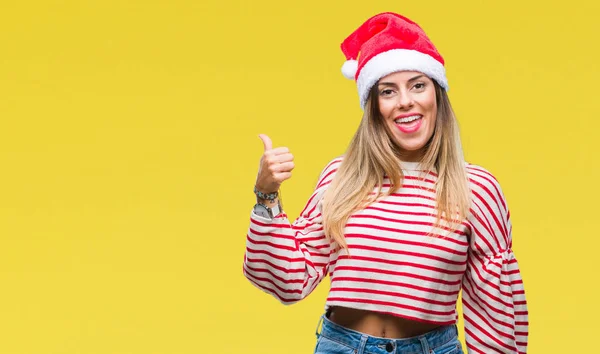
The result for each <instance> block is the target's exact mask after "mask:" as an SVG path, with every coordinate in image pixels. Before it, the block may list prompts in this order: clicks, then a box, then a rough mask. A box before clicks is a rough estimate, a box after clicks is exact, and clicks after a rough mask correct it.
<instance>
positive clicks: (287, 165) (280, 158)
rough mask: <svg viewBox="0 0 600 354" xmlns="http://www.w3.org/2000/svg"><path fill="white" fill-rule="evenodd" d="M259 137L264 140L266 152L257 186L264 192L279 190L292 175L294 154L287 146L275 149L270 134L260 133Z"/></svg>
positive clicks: (259, 170) (262, 158) (260, 166)
mask: <svg viewBox="0 0 600 354" xmlns="http://www.w3.org/2000/svg"><path fill="white" fill-rule="evenodd" d="M258 137H259V138H260V140H262V142H263V146H264V152H263V155H262V157H261V159H260V165H259V168H258V176H257V177H256V188H257V189H258V190H259V191H261V192H263V193H274V192H277V191H278V190H279V187H280V186H281V184H282V183H283V181H285V180H286V179H289V178H290V177H292V170H293V169H294V156H293V155H292V154H291V153H290V150H289V149H288V148H286V147H278V148H275V149H273V143H272V142H271V139H270V138H269V137H268V136H266V135H264V134H260V135H259V136H258Z"/></svg>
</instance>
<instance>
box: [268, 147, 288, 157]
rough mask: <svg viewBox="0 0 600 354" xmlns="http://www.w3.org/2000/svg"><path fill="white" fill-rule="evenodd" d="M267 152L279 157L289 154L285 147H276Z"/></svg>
mask: <svg viewBox="0 0 600 354" xmlns="http://www.w3.org/2000/svg"><path fill="white" fill-rule="evenodd" d="M269 152H270V153H271V154H273V155H281V154H287V153H289V152H290V149H288V148H286V147H278V148H275V149H271V150H269Z"/></svg>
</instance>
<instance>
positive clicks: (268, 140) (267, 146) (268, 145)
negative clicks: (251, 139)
mask: <svg viewBox="0 0 600 354" xmlns="http://www.w3.org/2000/svg"><path fill="white" fill-rule="evenodd" d="M258 137H259V138H260V140H262V142H263V145H264V147H265V151H267V150H271V149H272V148H273V142H272V141H271V138H269V137H268V136H266V135H265V134H259V135H258Z"/></svg>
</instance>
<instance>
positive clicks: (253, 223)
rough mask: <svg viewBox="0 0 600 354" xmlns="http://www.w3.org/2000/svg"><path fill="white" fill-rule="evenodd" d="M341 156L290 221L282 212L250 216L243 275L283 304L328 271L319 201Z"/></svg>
mask: <svg viewBox="0 0 600 354" xmlns="http://www.w3.org/2000/svg"><path fill="white" fill-rule="evenodd" d="M340 162H341V159H336V160H333V161H331V162H330V163H329V164H328V165H327V166H326V167H325V169H324V170H323V171H322V172H321V175H320V176H319V181H318V183H317V186H316V188H315V190H314V192H313V194H312V196H311V197H310V199H309V200H308V202H307V203H306V205H305V207H304V209H303V210H302V212H301V213H300V216H299V217H298V218H297V219H296V220H295V221H294V222H293V223H292V224H290V222H289V220H288V218H287V215H286V214H285V213H282V214H280V215H279V216H278V217H276V218H274V219H273V220H269V219H265V218H263V217H260V216H257V215H255V214H254V213H253V212H252V213H251V216H250V228H249V230H248V234H247V237H246V254H245V256H244V267H243V269H244V275H245V276H246V278H247V279H248V280H249V281H250V282H251V283H252V284H254V285H255V286H256V287H258V288H259V289H261V290H263V291H265V292H267V293H269V294H271V295H273V296H274V297H275V298H277V299H278V300H279V301H280V302H281V303H283V304H292V303H295V302H297V301H299V300H301V299H303V298H305V297H306V296H308V295H309V294H310V293H311V292H312V291H313V290H314V289H315V288H316V287H317V285H318V284H319V283H320V282H321V280H322V279H323V278H324V277H325V276H326V275H327V273H328V269H329V258H330V254H331V251H332V247H331V244H330V242H329V240H328V239H327V238H326V237H325V233H324V232H323V225H322V221H323V220H322V215H321V201H322V198H323V194H324V192H325V190H326V189H327V186H328V185H329V184H330V183H331V181H332V179H333V176H334V174H335V172H336V171H337V167H338V166H339V163H340Z"/></svg>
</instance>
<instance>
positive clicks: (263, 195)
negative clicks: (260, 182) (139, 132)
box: [254, 186, 279, 201]
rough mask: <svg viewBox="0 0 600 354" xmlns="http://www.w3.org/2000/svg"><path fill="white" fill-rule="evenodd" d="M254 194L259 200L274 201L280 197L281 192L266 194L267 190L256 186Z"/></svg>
mask: <svg viewBox="0 0 600 354" xmlns="http://www.w3.org/2000/svg"><path fill="white" fill-rule="evenodd" d="M254 194H256V197H257V198H258V199H262V200H268V201H274V200H276V199H277V198H278V197H279V190H277V191H275V192H265V190H263V189H261V188H258V187H257V186H254Z"/></svg>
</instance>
